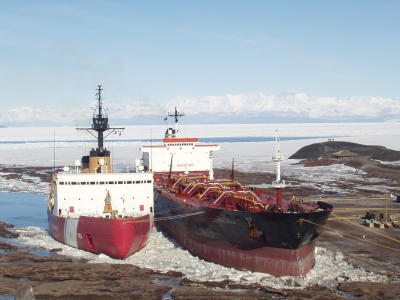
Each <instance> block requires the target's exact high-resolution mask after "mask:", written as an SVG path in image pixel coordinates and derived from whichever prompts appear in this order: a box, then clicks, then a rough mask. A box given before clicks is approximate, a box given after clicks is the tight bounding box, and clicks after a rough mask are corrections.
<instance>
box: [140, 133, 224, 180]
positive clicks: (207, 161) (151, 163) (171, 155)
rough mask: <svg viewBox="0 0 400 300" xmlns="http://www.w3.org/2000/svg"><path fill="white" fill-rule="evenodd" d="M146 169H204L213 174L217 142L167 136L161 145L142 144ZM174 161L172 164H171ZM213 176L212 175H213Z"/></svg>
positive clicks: (189, 170) (156, 170) (165, 170)
mask: <svg viewBox="0 0 400 300" xmlns="http://www.w3.org/2000/svg"><path fill="white" fill-rule="evenodd" d="M140 150H141V151H142V152H143V165H144V169H145V170H149V171H152V172H154V173H157V172H169V171H170V170H171V171H172V172H193V171H204V172H208V173H211V174H210V176H211V175H212V168H213V166H212V161H213V152H214V151H217V150H220V146H219V145H217V144H202V143H199V141H198V139H197V138H174V137H172V138H165V139H163V142H162V144H161V145H148V146H142V147H141V148H140ZM171 163H172V166H171ZM211 177H212V176H211Z"/></svg>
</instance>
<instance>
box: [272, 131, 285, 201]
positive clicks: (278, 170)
mask: <svg viewBox="0 0 400 300" xmlns="http://www.w3.org/2000/svg"><path fill="white" fill-rule="evenodd" d="M275 144H276V148H275V155H272V161H273V162H275V163H276V180H275V181H273V182H272V186H273V187H274V188H275V190H276V202H277V205H278V206H279V207H280V208H283V207H282V189H283V188H285V187H286V184H285V181H284V180H282V179H281V161H282V160H283V159H282V154H281V147H280V140H279V137H278V130H275Z"/></svg>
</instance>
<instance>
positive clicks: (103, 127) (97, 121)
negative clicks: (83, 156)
mask: <svg viewBox="0 0 400 300" xmlns="http://www.w3.org/2000/svg"><path fill="white" fill-rule="evenodd" d="M96 90H97V93H96V96H97V105H96V108H95V110H94V112H93V123H92V127H91V128H76V129H77V130H85V131H87V132H88V133H89V134H90V135H92V136H94V137H95V138H96V139H97V149H96V150H92V151H91V153H90V154H91V156H109V155H110V152H109V151H108V150H107V149H106V148H105V147H104V139H106V138H107V137H108V136H109V135H110V134H112V133H113V132H116V131H119V132H121V131H122V130H124V129H125V128H123V127H109V124H108V116H107V113H106V111H105V109H104V107H103V98H102V95H101V92H102V91H103V88H102V86H101V85H100V84H99V85H98V86H97V89H96ZM93 131H95V132H97V135H96V134H95V133H93ZM107 132H108V133H107ZM105 133H107V134H106V135H105Z"/></svg>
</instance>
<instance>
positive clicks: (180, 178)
mask: <svg viewBox="0 0 400 300" xmlns="http://www.w3.org/2000/svg"><path fill="white" fill-rule="evenodd" d="M182 178H183V177H179V179H178V180H177V181H175V183H174V184H173V185H172V187H173V188H174V187H175V186H176V185H177V184H178V183H179V182H180V181H181V180H182Z"/></svg>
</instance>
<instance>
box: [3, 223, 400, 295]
mask: <svg viewBox="0 0 400 300" xmlns="http://www.w3.org/2000/svg"><path fill="white" fill-rule="evenodd" d="M0 232H1V234H0V237H2V238H7V239H8V242H1V243H0V295H9V296H12V295H18V297H22V296H24V297H25V298H20V299H33V297H35V298H37V299H83V298H84V299H203V298H204V299H205V298H207V299H348V297H349V296H351V297H363V299H395V296H396V295H399V294H400V283H398V282H397V283H382V282H380V283H371V282H368V283H365V282H342V283H339V284H338V286H337V287H336V289H330V288H328V287H324V286H320V285H313V286H309V287H306V288H303V289H299V288H297V289H296V288H294V289H293V288H292V289H274V288H268V287H265V286H260V285H258V284H252V285H243V284H238V283H235V282H232V281H228V280H225V281H219V282H212V281H210V282H207V281H205V282H196V281H192V280H188V279H186V278H185V277H184V276H183V274H182V273H179V272H174V271H169V272H166V273H162V272H157V271H154V270H150V269H146V268H139V267H137V266H134V265H127V264H104V263H88V262H87V261H85V260H76V259H74V258H71V257H66V256H62V255H58V254H57V252H58V250H59V249H52V250H50V253H51V255H49V256H40V255H36V254H33V253H32V251H35V250H40V249H37V248H30V247H23V246H19V247H18V246H14V245H13V244H12V243H11V242H10V241H11V240H12V239H13V238H15V237H17V235H18V234H17V233H15V232H14V231H13V226H12V225H11V224H7V223H4V222H1V223H0ZM388 287H390V288H388ZM17 299H18V298H17Z"/></svg>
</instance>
